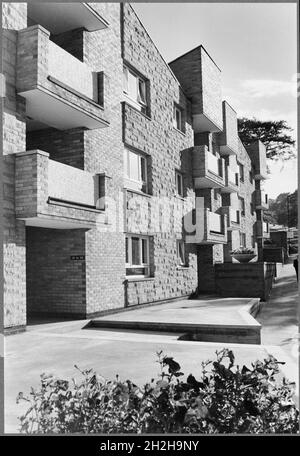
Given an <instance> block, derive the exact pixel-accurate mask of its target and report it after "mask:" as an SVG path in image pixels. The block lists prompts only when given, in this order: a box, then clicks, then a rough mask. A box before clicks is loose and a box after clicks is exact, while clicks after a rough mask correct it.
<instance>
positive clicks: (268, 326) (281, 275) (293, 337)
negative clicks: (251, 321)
mask: <svg viewBox="0 0 300 456" xmlns="http://www.w3.org/2000/svg"><path fill="white" fill-rule="evenodd" d="M298 309H299V293H298V283H297V280H296V274H295V270H294V267H293V265H292V264H286V265H284V266H283V267H281V268H280V269H279V271H278V276H277V278H276V282H275V284H274V286H273V289H272V291H271V295H270V298H269V300H268V302H266V303H264V304H263V306H262V308H261V310H260V313H259V315H257V317H256V319H257V320H258V321H259V323H260V324H261V325H262V328H261V340H262V344H264V345H276V346H279V347H281V348H282V349H283V350H284V351H285V352H286V354H287V355H289V356H291V357H292V358H294V360H296V358H297V357H298V354H299V352H298V332H299V326H298V325H299V321H298Z"/></svg>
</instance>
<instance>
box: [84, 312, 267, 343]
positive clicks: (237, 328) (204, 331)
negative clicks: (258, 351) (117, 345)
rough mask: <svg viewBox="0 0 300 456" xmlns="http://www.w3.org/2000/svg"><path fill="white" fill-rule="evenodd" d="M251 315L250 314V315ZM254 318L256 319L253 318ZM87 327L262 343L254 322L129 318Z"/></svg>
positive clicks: (203, 339) (203, 340)
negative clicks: (207, 322) (143, 319)
mask: <svg viewBox="0 0 300 456" xmlns="http://www.w3.org/2000/svg"><path fill="white" fill-rule="evenodd" d="M249 317H250V316H249ZM253 320H254V319H253ZM86 328H94V329H96V328H99V329H118V330H122V329H124V330H128V329H131V330H139V331H159V332H162V333H163V332H168V333H170V332H174V333H178V335H179V337H178V340H191V341H192V340H193V341H200V342H224V343H239V344H260V343H261V337H260V332H261V325H260V324H259V323H257V322H256V323H255V322H252V324H245V325H216V324H199V323H195V324H191V323H174V322H170V323H168V322H157V321H128V320H123V321H122V320H121V321H120V320H104V319H103V320H101V319H95V320H91V321H90V322H89V323H88V324H87V325H86V326H85V329H86Z"/></svg>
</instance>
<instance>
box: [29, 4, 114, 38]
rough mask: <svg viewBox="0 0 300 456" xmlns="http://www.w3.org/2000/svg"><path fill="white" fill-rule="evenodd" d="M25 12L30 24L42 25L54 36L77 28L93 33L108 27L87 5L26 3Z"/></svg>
mask: <svg viewBox="0 0 300 456" xmlns="http://www.w3.org/2000/svg"><path fill="white" fill-rule="evenodd" d="M27 12H28V17H29V20H30V22H31V23H34V24H40V25H42V26H43V27H45V28H46V29H47V30H49V31H50V32H51V33H53V34H54V35H56V34H58V33H63V32H68V31H69V30H74V29H77V28H85V29H86V30H87V31H89V32H94V31H96V30H102V29H104V28H106V27H107V26H108V23H107V22H106V20H105V19H103V17H101V16H100V14H99V13H98V12H97V11H96V10H95V9H94V8H93V7H91V6H90V5H89V4H88V3H50V2H46V3H39V2H36V3H28V5H27Z"/></svg>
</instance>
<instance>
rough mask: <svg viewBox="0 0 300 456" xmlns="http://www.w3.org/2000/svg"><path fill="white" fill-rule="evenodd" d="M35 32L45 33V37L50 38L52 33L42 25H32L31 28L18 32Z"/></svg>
mask: <svg viewBox="0 0 300 456" xmlns="http://www.w3.org/2000/svg"><path fill="white" fill-rule="evenodd" d="M34 30H40V31H41V32H43V33H45V35H47V36H48V37H49V36H50V32H49V31H48V30H47V29H45V27H43V26H42V25H40V24H35V25H30V26H29V27H26V28H24V29H21V30H18V33H29V32H32V31H34Z"/></svg>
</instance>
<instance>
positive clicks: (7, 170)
mask: <svg viewBox="0 0 300 456" xmlns="http://www.w3.org/2000/svg"><path fill="white" fill-rule="evenodd" d="M1 6H2V28H3V30H2V37H3V42H2V49H3V71H4V74H5V78H6V96H5V98H4V112H3V138H2V146H3V154H4V157H3V174H2V175H3V199H4V201H3V242H4V245H3V264H4V268H3V275H4V303H5V309H4V326H5V327H7V328H9V327H22V326H24V325H25V324H26V267H25V224H24V222H23V221H19V220H16V218H15V160H14V156H13V154H14V153H16V152H20V151H23V150H25V147H26V146H25V120H24V111H25V104H24V101H23V100H22V99H21V98H20V97H18V96H17V95H16V90H15V86H16V58H17V30H19V29H22V28H24V27H26V24H27V4H26V3H2V5H1Z"/></svg>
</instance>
